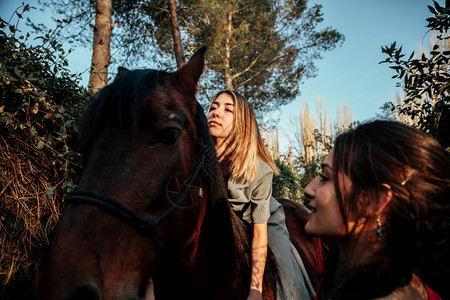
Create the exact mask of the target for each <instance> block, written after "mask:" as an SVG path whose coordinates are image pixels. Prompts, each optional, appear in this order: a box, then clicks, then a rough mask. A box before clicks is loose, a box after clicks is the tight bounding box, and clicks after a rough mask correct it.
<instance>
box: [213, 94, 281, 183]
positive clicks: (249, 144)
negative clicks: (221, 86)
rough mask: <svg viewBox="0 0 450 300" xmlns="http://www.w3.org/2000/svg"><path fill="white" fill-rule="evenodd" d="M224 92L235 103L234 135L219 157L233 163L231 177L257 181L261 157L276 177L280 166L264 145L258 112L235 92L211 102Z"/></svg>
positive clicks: (232, 131)
mask: <svg viewBox="0 0 450 300" xmlns="http://www.w3.org/2000/svg"><path fill="white" fill-rule="evenodd" d="M224 93H225V94H227V95H230V96H231V98H233V100H234V120H233V127H232V129H231V132H230V134H229V135H228V137H227V138H226V139H225V140H224V141H223V143H224V144H225V149H224V150H223V152H222V153H219V154H218V155H219V160H221V159H223V158H226V159H227V160H228V162H229V172H230V173H231V177H234V178H238V179H244V180H252V179H253V178H255V176H256V173H257V167H258V158H261V159H262V160H263V161H264V162H266V163H267V164H268V165H269V166H270V168H271V169H272V170H273V172H274V173H275V174H278V173H279V170H278V167H277V166H276V164H275V162H274V161H273V159H272V157H271V156H270V154H269V152H268V151H267V149H266V147H265V146H264V142H263V140H262V138H261V134H260V133H259V129H258V123H257V121H256V116H255V112H254V111H253V108H252V107H251V106H250V103H248V101H247V100H246V99H245V98H244V97H243V96H242V95H241V94H239V93H238V92H235V91H231V90H224V91H221V92H219V93H217V94H216V96H214V98H213V99H212V100H211V103H212V102H214V101H215V100H216V99H217V97H219V96H220V95H221V94H224Z"/></svg>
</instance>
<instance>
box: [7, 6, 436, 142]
mask: <svg viewBox="0 0 450 300" xmlns="http://www.w3.org/2000/svg"><path fill="white" fill-rule="evenodd" d="M22 2H25V3H30V4H32V5H35V6H38V4H37V1H21V0H0V16H1V17H2V18H4V19H6V20H9V17H10V16H11V14H12V11H13V10H14V9H15V8H16V7H18V6H19V5H20V3H22ZM438 2H439V3H441V4H442V2H443V1H438ZM313 3H319V4H321V5H322V6H323V13H324V22H323V23H322V25H321V26H331V27H333V28H335V29H337V30H338V31H339V32H341V33H342V34H344V36H345V42H344V43H343V45H342V46H341V47H339V48H336V49H335V50H333V51H331V52H328V53H325V54H324V55H323V56H324V58H323V59H322V60H320V61H317V67H318V72H317V76H316V77H314V78H310V79H307V80H306V81H305V82H304V84H303V85H302V86H301V88H300V90H301V95H300V96H298V97H297V98H296V99H295V100H294V101H293V102H292V103H291V104H289V105H287V106H284V107H282V108H281V110H280V111H279V112H275V113H273V114H272V117H274V118H276V119H279V122H278V126H277V127H278V130H279V131H280V141H281V143H282V145H281V147H282V149H285V147H286V145H287V140H288V139H289V138H290V137H291V138H292V137H293V132H291V131H292V124H291V120H292V119H295V118H296V119H298V116H299V113H300V107H301V104H302V101H306V102H307V103H308V106H309V110H310V111H312V112H315V107H316V106H315V101H316V98H317V96H318V95H320V97H321V99H322V100H323V101H326V102H327V105H328V112H329V116H330V118H331V120H332V122H333V121H334V120H335V118H336V110H337V107H338V103H340V104H341V105H343V104H346V105H347V106H348V107H349V110H350V112H351V114H352V117H353V120H358V121H364V120H366V119H369V118H373V117H375V115H376V113H377V112H378V111H379V107H380V106H382V105H383V103H385V102H387V101H389V100H391V99H392V98H393V97H394V96H395V94H396V91H397V90H398V88H396V80H394V79H391V77H392V76H393V75H394V74H395V73H394V71H393V70H391V69H389V68H388V65H387V64H381V65H380V64H379V62H380V61H382V60H384V59H385V58H386V56H385V55H383V54H382V53H381V46H384V45H390V44H391V43H392V42H394V41H397V44H398V45H402V46H403V49H404V51H405V52H406V53H407V54H408V55H409V54H410V53H411V52H412V51H415V50H417V48H418V46H419V44H420V43H421V42H422V43H423V44H424V45H426V46H427V45H428V35H426V33H427V28H426V27H425V25H426V20H425V19H426V18H427V17H430V16H431V14H430V12H429V11H428V8H427V5H432V1H431V0H370V1H369V0H322V1H319V0H314V1H311V0H310V2H309V4H313ZM47 17H48V15H45V14H43V13H41V12H39V10H34V11H33V13H32V15H30V18H31V19H32V20H33V21H36V22H40V21H42V20H43V19H45V18H47ZM90 59H91V50H90V49H76V50H75V51H74V52H73V53H72V54H70V56H69V64H70V65H69V67H70V68H71V69H72V70H73V71H74V72H81V71H84V70H86V69H88V68H89V65H90ZM84 78H85V79H84V81H83V84H86V83H87V79H88V76H87V75H85V76H84Z"/></svg>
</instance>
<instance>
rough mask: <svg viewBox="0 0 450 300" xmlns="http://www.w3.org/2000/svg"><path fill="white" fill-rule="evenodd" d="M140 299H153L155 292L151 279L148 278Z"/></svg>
mask: <svg viewBox="0 0 450 300" xmlns="http://www.w3.org/2000/svg"><path fill="white" fill-rule="evenodd" d="M142 300H155V292H154V286H153V280H152V279H151V278H150V279H149V280H148V283H147V287H146V288H145V294H144V298H142Z"/></svg>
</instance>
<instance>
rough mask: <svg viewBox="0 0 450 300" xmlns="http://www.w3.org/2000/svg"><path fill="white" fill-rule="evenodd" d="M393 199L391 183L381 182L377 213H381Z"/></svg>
mask: <svg viewBox="0 0 450 300" xmlns="http://www.w3.org/2000/svg"><path fill="white" fill-rule="evenodd" d="M391 199H392V189H391V186H390V185H389V184H386V183H383V184H381V189H380V192H379V194H378V205H377V214H380V213H381V212H382V211H383V210H384V209H385V208H386V206H388V204H389V202H391Z"/></svg>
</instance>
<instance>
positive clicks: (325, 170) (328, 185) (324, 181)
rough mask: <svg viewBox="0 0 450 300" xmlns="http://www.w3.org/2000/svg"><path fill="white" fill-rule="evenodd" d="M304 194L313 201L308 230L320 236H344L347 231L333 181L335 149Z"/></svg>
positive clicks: (307, 225)
mask: <svg viewBox="0 0 450 300" xmlns="http://www.w3.org/2000/svg"><path fill="white" fill-rule="evenodd" d="M344 180H347V179H344ZM304 195H305V197H306V198H308V199H309V200H310V201H311V202H310V204H309V206H310V209H311V211H312V212H311V214H310V215H309V220H308V222H307V223H306V225H305V230H306V232H307V233H308V234H311V235H314V236H319V237H328V238H333V237H334V238H339V237H344V236H345V235H346V232H347V231H346V227H345V224H344V219H343V216H342V214H341V212H340V210H339V205H338V201H337V196H336V190H335V188H334V182H333V151H331V152H330V154H329V155H328V156H327V158H325V160H324V161H323V164H322V170H321V172H320V174H319V175H318V176H317V177H316V178H314V179H313V180H312V181H311V182H310V183H309V184H308V186H307V187H306V188H305V190H304Z"/></svg>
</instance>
